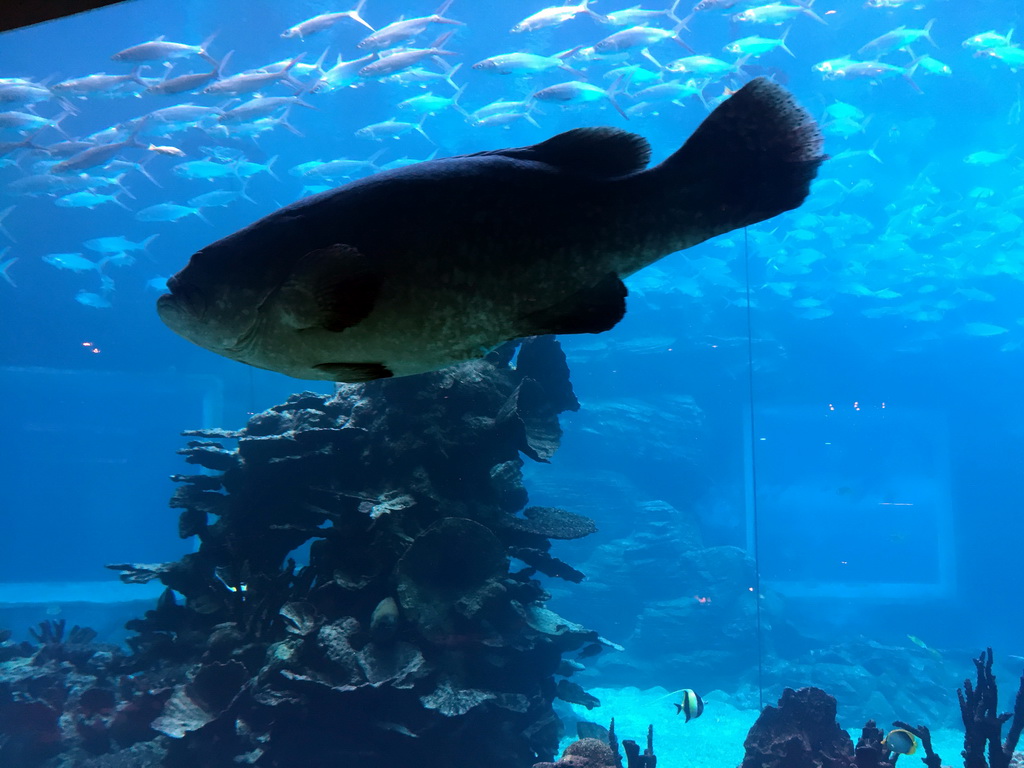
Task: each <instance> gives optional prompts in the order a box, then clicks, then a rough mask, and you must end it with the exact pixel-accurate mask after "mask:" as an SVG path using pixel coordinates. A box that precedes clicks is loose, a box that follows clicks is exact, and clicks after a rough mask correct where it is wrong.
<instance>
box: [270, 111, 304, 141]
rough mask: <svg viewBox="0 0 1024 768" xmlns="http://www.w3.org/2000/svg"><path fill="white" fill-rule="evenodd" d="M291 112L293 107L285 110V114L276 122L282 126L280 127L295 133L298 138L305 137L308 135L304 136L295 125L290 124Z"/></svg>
mask: <svg viewBox="0 0 1024 768" xmlns="http://www.w3.org/2000/svg"><path fill="white" fill-rule="evenodd" d="M289 112H291V107H288V108H287V109H285V111H284V113H283V114H282V115H281V116H280V117H279V118H277V120H276V123H277V125H280V126H282V127H284V128H285V129H287V130H288V131H290V132H291V133H294V134H295V135H296V136H300V137H305V135H306V134H304V133H303V132H302V131H300V130H299V129H298V128H296V127H295V126H294V125H292V124H291V123H289V122H288V113H289Z"/></svg>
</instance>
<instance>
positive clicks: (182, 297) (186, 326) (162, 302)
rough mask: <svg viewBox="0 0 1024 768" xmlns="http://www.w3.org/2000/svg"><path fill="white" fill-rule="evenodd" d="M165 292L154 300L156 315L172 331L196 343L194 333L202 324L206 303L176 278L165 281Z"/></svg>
mask: <svg viewBox="0 0 1024 768" xmlns="http://www.w3.org/2000/svg"><path fill="white" fill-rule="evenodd" d="M167 290H168V293H165V294H163V295H162V296H160V297H159V298H158V299H157V300H156V311H157V314H159V315H160V319H161V320H163V322H164V325H166V326H167V327H168V328H170V329H171V330H172V331H174V332H175V333H177V334H179V335H181V336H184V337H185V338H186V339H188V340H189V341H194V342H197V343H198V339H197V338H196V333H195V332H196V331H197V330H198V328H199V327H200V326H201V325H202V323H203V316H204V315H205V314H206V302H205V301H204V300H203V299H202V297H201V295H200V294H199V293H198V292H197V291H195V290H193V289H191V288H189V287H187V285H186V284H185V283H183V282H182V281H181V280H179V279H178V277H177V276H175V277H172V278H171V279H169V280H168V281H167Z"/></svg>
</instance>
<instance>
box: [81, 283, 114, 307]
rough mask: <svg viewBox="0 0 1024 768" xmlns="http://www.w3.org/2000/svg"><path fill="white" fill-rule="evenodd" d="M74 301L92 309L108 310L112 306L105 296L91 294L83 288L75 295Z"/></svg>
mask: <svg viewBox="0 0 1024 768" xmlns="http://www.w3.org/2000/svg"><path fill="white" fill-rule="evenodd" d="M75 301H77V302H78V303H79V304H81V305H83V306H86V307H92V308H93V309H110V308H111V307H112V306H114V305H113V304H111V303H110V300H109V299H107V297H106V296H101V295H100V294H98V293H91V292H89V291H87V290H85V289H84V288H83V289H82V290H80V291H79V292H78V293H77V294H75Z"/></svg>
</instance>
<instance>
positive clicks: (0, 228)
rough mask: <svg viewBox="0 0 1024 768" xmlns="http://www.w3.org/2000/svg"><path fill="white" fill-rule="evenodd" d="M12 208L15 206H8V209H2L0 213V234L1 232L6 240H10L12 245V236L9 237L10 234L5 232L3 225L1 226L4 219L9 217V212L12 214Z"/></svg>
mask: <svg viewBox="0 0 1024 768" xmlns="http://www.w3.org/2000/svg"><path fill="white" fill-rule="evenodd" d="M14 208H15V206H13V205H10V206H8V207H6V208H4V209H3V210H2V211H0V232H2V233H3V234H4V237H6V238H7V239H8V240H10V241H11V242H12V243H13V242H15V240H14V236H13V235H11V233H10V232H8V231H7V230H6V229H5V228H4V224H3V222H4V219H6V218H7V217H8V216H10V214H11V212H12V211H13V210H14Z"/></svg>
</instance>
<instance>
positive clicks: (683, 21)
mask: <svg viewBox="0 0 1024 768" xmlns="http://www.w3.org/2000/svg"><path fill="white" fill-rule="evenodd" d="M679 3H680V0H674V2H673V3H672V7H670V8H669V9H668V10H667V11H665V15H666V16H668V17H669V18H670V19H672V21H674V22H675V23H676V24H678V25H679V26H680V27H682V28H683V29H685V30H687V31H689V29H690V28H689V27H688V26H686V23H687V22H688V21H689V20H690V19H691V18H693V14H692V13H691V14H690V15H689V16H687V17H686V18H685V19H680V18H679V17H678V16H676V11H677V10H678V9H679Z"/></svg>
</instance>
